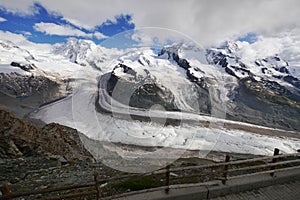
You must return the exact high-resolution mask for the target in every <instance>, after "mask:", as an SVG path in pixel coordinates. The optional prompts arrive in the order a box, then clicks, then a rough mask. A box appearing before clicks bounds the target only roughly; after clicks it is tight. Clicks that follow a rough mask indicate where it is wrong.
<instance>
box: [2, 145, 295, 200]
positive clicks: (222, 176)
mask: <svg viewBox="0 0 300 200" xmlns="http://www.w3.org/2000/svg"><path fill="white" fill-rule="evenodd" d="M299 158H300V153H294V154H283V155H279V150H278V149H275V150H274V155H273V156H264V157H258V158H252V159H246V160H235V161H230V156H229V155H226V157H225V162H222V163H214V164H206V165H196V166H185V167H170V166H167V167H166V168H164V169H160V170H157V171H153V172H149V173H143V174H135V175H128V176H121V177H115V178H108V179H100V176H99V173H95V174H94V181H93V182H90V183H83V184H76V185H66V186H62V187H56V188H47V189H40V190H34V191H28V192H13V193H11V192H10V188H9V186H8V184H3V185H2V188H1V191H2V196H0V199H1V200H11V199H14V198H18V197H29V196H30V197H32V198H33V197H34V195H40V196H42V197H43V198H42V199H48V200H50V199H51V200H54V199H55V200H56V199H73V198H78V197H86V196H94V197H96V199H102V198H105V199H113V198H114V196H107V195H103V192H102V190H103V189H105V188H106V187H110V185H113V184H116V183H120V182H124V181H128V180H133V179H137V178H143V177H148V176H157V175H159V176H160V177H164V179H165V181H164V182H162V185H160V186H158V187H156V188H148V190H149V191H150V190H151V191H153V190H165V192H166V194H168V192H169V191H170V185H173V186H174V185H175V186H176V184H177V183H181V184H182V183H184V181H182V180H183V179H191V178H195V177H196V178H198V179H199V180H200V179H201V178H207V177H210V176H212V177H213V178H212V179H210V180H220V181H221V182H222V184H226V181H227V180H228V179H231V178H234V177H238V176H248V175H254V174H270V176H274V173H276V172H279V171H286V170H291V169H296V168H297V169H298V168H300V159H299ZM175 173H178V174H179V175H177V174H176V176H174V174H175ZM172 175H173V177H171V176H172ZM198 179H197V180H198ZM172 181H174V182H175V184H172ZM176 181H177V182H176ZM178 181H179V182H178ZM203 182H205V180H204V181H203ZM163 183H164V184H163ZM111 187H113V186H111ZM76 190H81V191H80V192H78V191H77V192H76ZM59 192H68V194H62V195H59V194H57V193H59ZM135 192H136V193H138V191H133V192H129V193H126V192H125V193H122V194H119V195H118V197H120V196H128V195H132V194H134V193H135ZM49 195H50V196H51V197H49Z"/></svg>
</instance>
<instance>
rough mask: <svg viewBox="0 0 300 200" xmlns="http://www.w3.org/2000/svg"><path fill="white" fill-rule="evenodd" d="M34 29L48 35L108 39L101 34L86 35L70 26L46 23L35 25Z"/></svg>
mask: <svg viewBox="0 0 300 200" xmlns="http://www.w3.org/2000/svg"><path fill="white" fill-rule="evenodd" d="M34 29H35V30H36V31H39V32H42V33H45V34H47V35H59V36H78V37H86V38H92V37H95V38H97V39H102V38H106V37H107V36H105V35H103V34H102V33H100V32H95V33H85V32H83V31H81V30H79V29H76V28H73V27H71V26H69V25H58V24H55V23H44V22H40V23H36V24H35V25H34Z"/></svg>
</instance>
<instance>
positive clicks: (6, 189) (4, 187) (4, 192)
mask: <svg viewBox="0 0 300 200" xmlns="http://www.w3.org/2000/svg"><path fill="white" fill-rule="evenodd" d="M1 192H2V195H4V196H6V195H9V194H10V189H9V186H8V184H7V183H4V184H3V185H2V188H1ZM7 200H12V198H9V199H7Z"/></svg>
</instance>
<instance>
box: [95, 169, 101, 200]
mask: <svg viewBox="0 0 300 200" xmlns="http://www.w3.org/2000/svg"><path fill="white" fill-rule="evenodd" d="M94 181H95V187H96V190H97V194H96V199H97V200H99V199H100V198H101V188H100V183H99V181H100V176H99V173H98V172H95V173H94Z"/></svg>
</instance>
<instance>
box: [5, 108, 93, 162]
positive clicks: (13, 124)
mask: <svg viewBox="0 0 300 200" xmlns="http://www.w3.org/2000/svg"><path fill="white" fill-rule="evenodd" d="M0 121H1V123H0V141H1V143H0V157H1V158H17V157H21V156H25V157H26V156H37V155H52V156H58V157H59V158H60V159H62V160H65V161H70V162H72V161H76V160H91V159H92V156H91V155H90V153H89V152H88V151H87V150H86V149H85V148H84V147H83V146H82V144H81V141H80V138H79V135H78V132H77V131H76V130H75V129H72V128H68V127H65V126H61V125H59V124H55V123H51V124H48V125H46V126H44V127H43V128H41V129H39V128H36V127H35V126H33V125H32V124H31V123H29V122H26V121H23V120H20V119H18V118H15V117H14V115H13V114H12V113H10V112H8V111H5V110H3V109H1V108H0Z"/></svg>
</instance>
